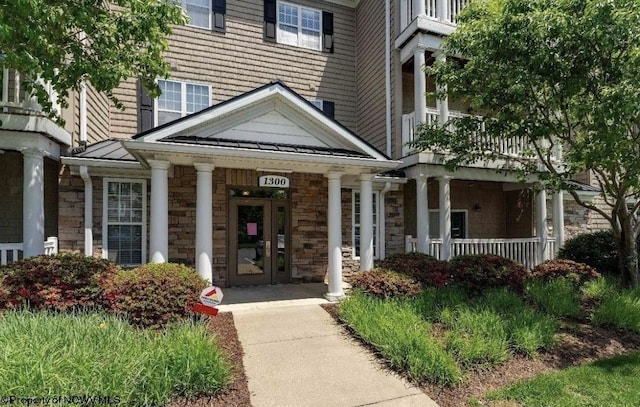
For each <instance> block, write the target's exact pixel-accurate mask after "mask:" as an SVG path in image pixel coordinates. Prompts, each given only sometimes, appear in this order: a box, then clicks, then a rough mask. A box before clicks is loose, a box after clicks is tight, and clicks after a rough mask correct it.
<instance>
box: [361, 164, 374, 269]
mask: <svg viewBox="0 0 640 407" xmlns="http://www.w3.org/2000/svg"><path fill="white" fill-rule="evenodd" d="M373 177H374V176H373V175H371V174H362V175H360V271H366V270H371V269H372V268H373V199H372V196H373V187H372V180H373Z"/></svg>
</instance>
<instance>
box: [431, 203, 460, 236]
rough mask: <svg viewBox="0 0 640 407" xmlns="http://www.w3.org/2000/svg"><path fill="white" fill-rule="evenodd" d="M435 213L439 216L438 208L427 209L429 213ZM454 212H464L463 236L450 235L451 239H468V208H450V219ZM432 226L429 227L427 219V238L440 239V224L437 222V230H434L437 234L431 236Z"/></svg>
mask: <svg viewBox="0 0 640 407" xmlns="http://www.w3.org/2000/svg"><path fill="white" fill-rule="evenodd" d="M432 213H435V214H437V215H438V218H439V217H440V209H429V215H431V214H432ZM454 213H462V214H464V234H465V236H464V237H456V238H454V237H451V238H452V239H469V210H468V209H452V210H451V220H452V221H453V214H454ZM432 231H433V228H432V227H431V220H430V219H429V239H442V236H440V224H438V230H437V231H436V232H437V233H436V234H437V236H432Z"/></svg>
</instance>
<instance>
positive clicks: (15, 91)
mask: <svg viewBox="0 0 640 407" xmlns="http://www.w3.org/2000/svg"><path fill="white" fill-rule="evenodd" d="M0 75H1V80H0V84H2V86H1V87H0V108H1V110H0V113H7V112H9V111H15V112H17V113H27V114H32V113H40V112H42V106H40V104H39V103H38V99H37V98H36V97H35V95H32V94H31V93H29V92H27V91H25V90H24V89H22V82H23V81H24V80H25V78H24V76H22V75H21V74H20V73H19V72H17V71H16V70H15V69H7V68H5V69H0ZM44 87H45V89H46V90H47V92H48V93H49V96H50V100H51V102H52V103H53V108H54V109H55V110H57V111H58V112H60V105H59V104H58V102H57V97H58V96H57V94H56V92H55V91H54V90H53V87H52V86H51V84H49V83H46V84H44Z"/></svg>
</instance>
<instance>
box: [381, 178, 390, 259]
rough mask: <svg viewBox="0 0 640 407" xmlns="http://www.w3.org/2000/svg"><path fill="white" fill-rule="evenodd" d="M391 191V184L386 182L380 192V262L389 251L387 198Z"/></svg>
mask: <svg viewBox="0 0 640 407" xmlns="http://www.w3.org/2000/svg"><path fill="white" fill-rule="evenodd" d="M390 189H391V183H390V182H385V184H384V188H382V191H380V214H379V217H380V224H379V225H378V228H379V229H380V248H379V249H378V250H379V252H380V253H378V258H379V259H380V260H384V258H385V257H387V254H386V252H387V250H386V246H387V236H386V234H387V226H386V223H387V218H386V216H385V211H386V209H385V205H384V202H385V197H386V195H387V192H389V190H390Z"/></svg>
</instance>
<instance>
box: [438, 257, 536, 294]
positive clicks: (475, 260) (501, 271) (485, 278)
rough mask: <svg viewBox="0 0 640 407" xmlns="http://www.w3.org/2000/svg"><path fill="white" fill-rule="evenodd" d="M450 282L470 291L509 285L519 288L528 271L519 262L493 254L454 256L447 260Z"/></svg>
mask: <svg viewBox="0 0 640 407" xmlns="http://www.w3.org/2000/svg"><path fill="white" fill-rule="evenodd" d="M449 270H450V271H451V274H452V276H453V278H452V280H453V281H452V284H454V285H457V286H460V287H464V288H466V289H468V290H470V291H472V292H480V291H482V290H484V289H487V288H494V287H510V288H512V289H514V290H521V289H522V287H523V283H524V280H525V279H527V278H528V277H529V273H528V272H527V270H526V269H525V268H524V266H522V265H521V264H518V263H516V262H515V261H513V260H510V259H506V258H504V257H500V256H495V255H493V254H469V255H462V256H456V257H454V258H453V259H451V261H450V262H449Z"/></svg>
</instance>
